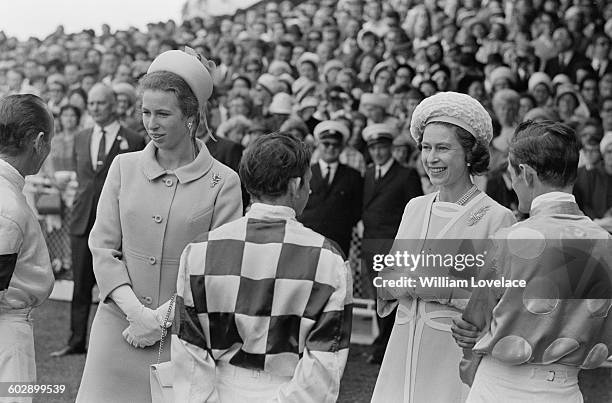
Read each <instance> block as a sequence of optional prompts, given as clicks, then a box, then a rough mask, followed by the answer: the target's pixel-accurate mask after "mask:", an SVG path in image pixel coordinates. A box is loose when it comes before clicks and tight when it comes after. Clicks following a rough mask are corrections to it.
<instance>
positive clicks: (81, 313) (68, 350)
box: [51, 84, 144, 357]
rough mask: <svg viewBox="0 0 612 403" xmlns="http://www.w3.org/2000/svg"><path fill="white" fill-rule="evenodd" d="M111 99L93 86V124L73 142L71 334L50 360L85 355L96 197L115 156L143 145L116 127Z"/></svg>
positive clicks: (104, 89) (90, 105)
mask: <svg viewBox="0 0 612 403" xmlns="http://www.w3.org/2000/svg"><path fill="white" fill-rule="evenodd" d="M115 101H116V100H115V93H114V92H113V90H112V89H111V88H110V87H108V86H107V85H105V84H96V85H94V86H93V87H92V89H91V90H90V91H89V94H88V96H87V110H88V112H89V114H90V115H91V117H92V118H93V120H94V122H95V126H94V127H93V128H90V129H85V130H83V131H81V132H79V133H77V135H76V136H75V138H74V159H75V164H76V165H75V166H76V173H77V181H78V184H79V185H78V189H77V194H76V198H75V203H74V207H73V210H72V221H71V223H70V246H71V248H72V270H73V276H74V291H73V294H72V304H71V310H70V331H71V336H70V340H69V341H68V345H67V346H65V347H64V348H62V349H61V350H58V351H55V352H53V353H51V355H52V356H54V357H60V356H63V355H67V354H83V353H85V346H86V340H87V324H88V322H89V310H90V308H91V291H92V289H93V286H94V284H95V282H96V279H95V277H94V273H93V266H92V256H91V252H90V250H89V246H88V245H87V241H88V238H89V233H90V231H91V228H92V227H93V224H94V222H95V220H96V209H97V207H98V200H99V199H100V193H101V192H102V187H103V186H104V181H105V180H106V175H107V174H108V169H109V167H110V165H111V162H112V161H113V158H115V156H117V155H118V154H121V153H125V152H131V151H138V150H141V149H142V148H143V147H144V139H143V138H142V136H140V135H138V134H137V133H136V132H134V131H132V130H130V129H127V128H125V127H122V126H121V125H120V124H119V121H118V120H117V118H116V116H115V113H114V110H115Z"/></svg>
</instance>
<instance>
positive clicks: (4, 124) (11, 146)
mask: <svg viewBox="0 0 612 403" xmlns="http://www.w3.org/2000/svg"><path fill="white" fill-rule="evenodd" d="M52 131H53V118H52V117H51V115H50V114H49V111H48V110H47V107H46V106H45V103H44V101H43V100H42V99H40V98H39V97H37V96H36V95H31V94H25V95H9V96H7V97H5V98H2V99H0V154H5V155H9V156H16V155H19V154H21V153H23V152H24V151H26V150H27V148H28V144H31V143H32V142H33V141H34V139H35V138H36V136H38V134H39V133H40V132H43V133H44V138H45V140H46V141H47V142H49V141H51V136H52V133H51V132H52Z"/></svg>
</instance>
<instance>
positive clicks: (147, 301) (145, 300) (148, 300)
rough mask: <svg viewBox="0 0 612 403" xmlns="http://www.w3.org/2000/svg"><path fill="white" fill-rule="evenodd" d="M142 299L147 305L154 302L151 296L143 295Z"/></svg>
mask: <svg viewBox="0 0 612 403" xmlns="http://www.w3.org/2000/svg"><path fill="white" fill-rule="evenodd" d="M142 300H143V301H144V303H145V304H147V305H151V302H153V298H151V297H143V298H142Z"/></svg>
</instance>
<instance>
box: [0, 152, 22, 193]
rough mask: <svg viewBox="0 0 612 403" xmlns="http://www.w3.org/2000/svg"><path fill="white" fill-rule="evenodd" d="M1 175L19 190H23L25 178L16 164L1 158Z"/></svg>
mask: <svg viewBox="0 0 612 403" xmlns="http://www.w3.org/2000/svg"><path fill="white" fill-rule="evenodd" d="M0 177H3V178H4V179H6V180H7V181H8V182H9V183H10V184H11V185H13V186H14V187H15V189H16V190H17V191H18V192H23V187H24V185H25V178H24V177H23V176H21V174H20V173H19V171H18V170H17V169H15V167H14V166H12V165H11V164H9V163H8V162H6V161H4V160H3V159H2V158H0Z"/></svg>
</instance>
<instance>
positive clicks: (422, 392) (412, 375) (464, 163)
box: [372, 92, 514, 403]
mask: <svg viewBox="0 0 612 403" xmlns="http://www.w3.org/2000/svg"><path fill="white" fill-rule="evenodd" d="M410 132H411V134H412V137H413V138H414V139H415V141H416V142H417V144H418V146H419V148H420V149H421V150H422V153H421V161H422V163H423V166H424V167H425V171H426V173H427V175H428V176H429V178H430V180H431V182H432V184H433V185H435V186H437V188H438V191H437V192H434V193H431V194H428V195H425V196H421V197H417V198H414V199H412V200H410V202H409V203H408V205H407V206H406V208H405V210H404V215H403V217H402V221H401V224H400V226H399V230H398V233H397V235H396V238H395V244H394V247H393V249H392V251H391V252H390V254H394V253H395V252H400V253H403V252H404V251H406V252H408V253H410V254H415V255H416V254H419V253H420V251H421V250H426V247H427V244H429V243H430V242H431V241H428V240H432V239H465V238H471V239H487V238H488V237H489V235H492V234H493V233H495V232H496V231H497V230H498V229H500V228H503V227H506V226H509V225H511V224H512V223H513V222H514V216H513V214H512V212H511V211H510V210H508V209H506V208H504V207H502V206H501V205H499V204H498V203H496V202H495V201H494V200H493V199H491V198H490V197H489V196H487V195H486V194H485V193H483V192H481V191H479V190H478V188H477V187H476V186H475V185H474V183H473V182H472V179H471V178H472V176H473V175H481V174H483V173H484V172H485V171H486V169H487V166H488V164H489V148H488V145H489V142H490V141H491V138H492V137H493V128H492V123H491V118H490V116H489V114H488V113H487V111H486V110H485V109H484V107H483V106H482V105H481V104H480V103H479V102H478V101H476V100H475V99H473V98H472V97H470V96H468V95H465V94H459V93H455V92H441V93H438V94H436V95H434V96H431V97H429V98H426V99H425V100H423V101H422V102H421V103H420V104H419V105H418V106H417V107H416V109H415V111H414V113H413V115H412V122H411V125H410ZM408 240H412V242H408ZM432 246H433V245H432ZM433 247H435V246H433ZM428 253H430V254H431V253H433V254H435V253H444V251H442V250H438V249H436V250H428ZM476 253H478V252H476ZM411 273H412V274H411ZM439 273H446V274H449V273H448V272H443V271H441V268H438V267H435V268H423V267H421V268H419V269H418V270H415V271H413V272H410V271H409V270H408V271H406V270H402V268H400V267H391V268H389V269H383V271H382V272H381V277H382V280H387V279H396V278H398V276H400V277H402V276H404V277H405V276H411V275H413V276H422V277H428V276H436V275H441V274H439ZM441 290H442V291H440V292H438V291H439V289H438V290H436V289H433V288H431V289H430V288H427V287H412V286H407V287H404V288H393V289H389V288H387V287H382V288H379V289H378V297H379V301H378V302H379V308H378V309H379V313H381V314H383V315H384V314H388V313H390V312H392V311H393V308H394V307H395V306H397V307H398V309H397V315H396V318H395V325H394V327H393V331H392V333H391V338H390V339H389V344H388V345H387V350H386V353H385V357H384V359H383V363H382V367H381V370H380V373H379V376H378V380H377V382H376V387H375V389H374V395H373V398H372V402H406V403H413V402H414V403H420V402H445V403H452V402H462V401H464V400H465V398H466V397H467V387H465V386H464V385H463V384H462V383H461V380H460V378H459V370H458V368H459V362H460V360H461V356H462V351H461V350H460V349H459V348H458V347H457V346H456V345H455V342H454V340H453V338H452V336H451V323H452V319H453V318H454V317H456V316H459V315H460V314H461V310H462V308H463V307H464V306H465V304H466V303H467V298H469V295H470V291H469V290H467V289H463V288H443V289H441ZM426 296H429V298H428V297H426Z"/></svg>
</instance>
